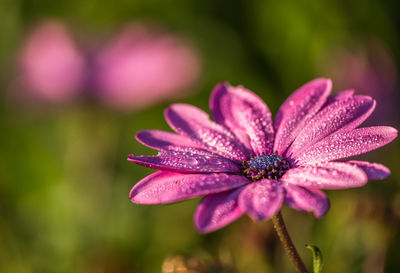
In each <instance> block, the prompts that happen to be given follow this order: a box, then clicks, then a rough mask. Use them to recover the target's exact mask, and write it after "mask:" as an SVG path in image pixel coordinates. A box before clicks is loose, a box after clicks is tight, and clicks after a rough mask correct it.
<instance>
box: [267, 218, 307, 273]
mask: <svg viewBox="0 0 400 273" xmlns="http://www.w3.org/2000/svg"><path fill="white" fill-rule="evenodd" d="M272 222H273V223H274V227H275V230H276V232H277V233H278V236H279V239H280V240H281V242H282V244H283V247H284V248H285V251H286V253H287V255H288V256H289V258H290V259H291V260H292V262H293V264H294V266H295V267H296V269H297V271H298V272H300V273H308V270H307V268H306V266H305V265H304V263H303V261H302V260H301V258H300V255H299V253H298V252H297V250H296V247H295V246H294V244H293V242H292V239H290V236H289V233H288V231H287V229H286V226H285V222H284V221H283V218H282V214H281V212H278V213H277V214H276V215H275V216H274V217H272Z"/></svg>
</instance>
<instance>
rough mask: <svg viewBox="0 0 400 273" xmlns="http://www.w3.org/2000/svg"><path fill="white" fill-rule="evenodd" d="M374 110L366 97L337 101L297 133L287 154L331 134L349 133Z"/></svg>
mask: <svg viewBox="0 0 400 273" xmlns="http://www.w3.org/2000/svg"><path fill="white" fill-rule="evenodd" d="M374 108H375V101H374V100H373V99H372V98H370V97H366V96H356V97H352V98H350V99H343V100H338V101H336V102H334V103H331V104H330V105H329V106H327V107H325V108H323V109H322V110H321V111H320V112H319V113H318V114H317V115H315V116H314V118H312V119H311V120H310V121H309V123H308V124H307V125H306V126H305V128H304V129H303V130H302V131H301V132H300V133H299V135H298V136H297V137H296V139H295V141H294V142H293V144H292V146H291V147H290V148H289V150H288V152H287V154H292V155H293V158H296V155H297V154H298V153H300V154H301V152H302V151H303V150H304V149H306V148H307V147H309V146H311V145H312V144H314V143H315V142H317V141H319V140H321V139H323V138H324V137H326V136H328V135H331V134H333V133H338V132H339V131H340V132H343V131H349V130H352V129H354V128H356V127H357V126H358V125H360V124H361V123H362V122H363V121H364V120H366V119H367V118H368V117H369V115H370V114H371V113H372V111H373V110H374Z"/></svg>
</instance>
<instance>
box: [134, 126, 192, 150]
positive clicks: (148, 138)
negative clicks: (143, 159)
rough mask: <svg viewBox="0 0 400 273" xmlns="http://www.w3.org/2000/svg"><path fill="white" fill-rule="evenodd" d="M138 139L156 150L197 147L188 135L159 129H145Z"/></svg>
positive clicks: (138, 135)
mask: <svg viewBox="0 0 400 273" xmlns="http://www.w3.org/2000/svg"><path fill="white" fill-rule="evenodd" d="M136 139H137V140H138V141H139V142H140V143H142V144H143V145H146V146H147V147H150V148H153V149H156V150H168V149H170V148H171V147H197V145H196V144H195V143H193V142H192V141H191V140H190V139H189V138H188V137H186V136H182V135H178V134H175V133H170V132H165V131H159V130H143V131H139V132H138V133H137V134H136Z"/></svg>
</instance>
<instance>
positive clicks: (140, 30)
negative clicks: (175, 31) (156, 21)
mask: <svg viewBox="0 0 400 273" xmlns="http://www.w3.org/2000/svg"><path fill="white" fill-rule="evenodd" d="M96 61H97V62H96V69H97V74H96V84H97V87H98V89H99V91H100V93H99V95H100V96H101V97H102V99H103V100H104V102H106V103H107V104H109V105H111V106H115V107H126V108H137V107H143V106H146V105H148V104H151V103H152V102H153V101H155V100H162V99H165V98H169V97H171V96H175V95H177V94H179V93H180V92H182V90H184V89H187V88H188V87H190V85H191V84H192V83H193V82H194V80H195V79H196V78H197V77H198V75H199V61H198V57H197V55H196V53H195V52H194V50H193V49H192V48H191V47H189V46H188V44H187V43H186V42H185V41H183V40H182V39H180V38H178V37H174V36H172V35H170V34H160V33H157V32H155V30H150V29H148V28H146V27H144V26H142V25H132V26H130V27H128V28H126V29H125V30H124V31H122V33H121V34H120V35H119V36H117V37H116V38H115V39H114V40H113V41H111V42H110V43H109V44H108V45H107V46H106V47H105V48H104V49H103V50H101V51H100V52H99V54H98V55H97V59H96Z"/></svg>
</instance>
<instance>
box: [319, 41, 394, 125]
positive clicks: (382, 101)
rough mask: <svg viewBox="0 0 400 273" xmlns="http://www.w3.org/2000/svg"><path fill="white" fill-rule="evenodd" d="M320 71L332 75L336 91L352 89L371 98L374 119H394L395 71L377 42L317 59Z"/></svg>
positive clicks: (331, 52)
mask: <svg viewBox="0 0 400 273" xmlns="http://www.w3.org/2000/svg"><path fill="white" fill-rule="evenodd" d="M321 68H322V69H323V70H324V71H325V73H327V74H329V75H332V78H333V79H334V81H335V83H337V85H338V87H339V88H344V87H346V86H352V87H353V88H354V89H357V90H360V91H361V92H363V93H364V94H367V95H370V96H374V98H375V99H376V101H377V102H378V107H377V109H376V113H375V118H379V119H380V120H386V121H389V122H391V121H393V118H394V117H397V116H398V113H399V111H398V107H397V105H398V103H399V95H398V90H397V89H398V82H397V76H396V75H397V68H396V65H395V62H394V57H393V56H392V54H391V52H390V51H389V49H388V48H387V47H386V46H385V45H384V44H383V43H382V42H381V41H379V40H372V41H370V42H369V43H367V44H365V45H364V47H362V48H359V49H358V50H357V51H351V50H347V49H345V48H335V49H333V50H332V51H330V52H329V54H328V55H327V56H326V57H325V58H324V59H322V60H321ZM396 121H397V122H398V121H399V120H398V118H397V120H396Z"/></svg>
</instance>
